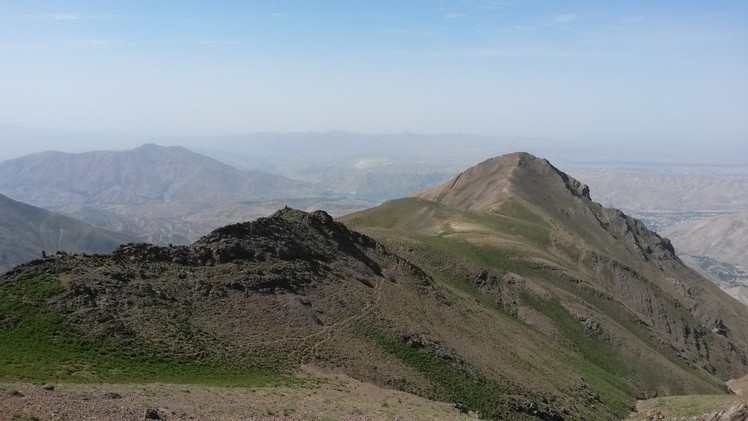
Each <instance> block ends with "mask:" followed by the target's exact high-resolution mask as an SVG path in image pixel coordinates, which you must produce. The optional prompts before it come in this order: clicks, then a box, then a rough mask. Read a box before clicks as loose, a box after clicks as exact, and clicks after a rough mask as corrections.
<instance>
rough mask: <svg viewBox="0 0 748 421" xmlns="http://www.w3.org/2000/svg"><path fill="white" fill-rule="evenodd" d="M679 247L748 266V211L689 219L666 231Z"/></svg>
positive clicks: (696, 253) (697, 254) (685, 250)
mask: <svg viewBox="0 0 748 421" xmlns="http://www.w3.org/2000/svg"><path fill="white" fill-rule="evenodd" d="M663 234H664V235H667V236H668V237H669V238H671V239H672V240H673V244H675V245H676V247H678V250H679V251H681V252H683V253H687V254H690V255H692V256H706V257H710V258H712V259H715V260H719V261H721V262H727V263H732V264H735V265H740V266H742V267H744V268H746V269H748V213H736V214H731V215H719V216H712V217H709V218H703V219H698V220H694V221H689V222H686V223H684V224H680V225H676V226H673V227H670V228H667V229H666V230H664V231H663Z"/></svg>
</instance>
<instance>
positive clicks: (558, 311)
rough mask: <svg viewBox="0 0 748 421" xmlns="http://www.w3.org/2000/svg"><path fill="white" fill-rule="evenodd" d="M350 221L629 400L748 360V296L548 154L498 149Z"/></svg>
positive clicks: (709, 379) (696, 386)
mask: <svg viewBox="0 0 748 421" xmlns="http://www.w3.org/2000/svg"><path fill="white" fill-rule="evenodd" d="M342 221H344V222H345V223H347V224H349V225H350V226H352V227H354V228H355V229H357V230H360V231H362V232H365V233H367V234H368V235H370V236H372V237H374V238H376V239H377V240H379V241H381V242H383V243H384V244H386V245H387V246H388V247H390V248H392V249H393V250H395V252H397V253H399V254H401V255H402V256H404V257H406V258H407V259H408V260H410V261H411V262H413V263H415V264H417V265H419V266H420V267H422V268H423V269H424V270H425V271H426V272H427V273H429V274H431V275H432V276H433V277H434V278H435V279H437V280H441V281H442V282H443V283H445V284H446V285H451V287H452V288H454V289H477V290H478V291H479V293H480V294H481V295H482V296H485V297H490V298H491V299H492V300H493V301H494V302H495V303H497V304H498V305H500V306H501V307H502V308H503V309H504V310H505V311H507V312H508V313H509V314H512V315H514V316H515V317H517V318H518V319H519V320H522V321H524V322H525V323H527V324H528V325H530V326H533V327H534V328H535V329H537V331H539V332H542V333H543V334H545V335H547V337H548V338H549V340H552V341H554V343H555V345H556V346H559V347H563V348H567V349H570V350H573V351H574V352H578V353H579V356H580V358H581V359H583V360H584V361H587V362H589V363H591V364H593V365H594V366H596V367H598V368H600V369H601V370H603V371H604V372H606V373H608V374H610V375H611V376H613V377H614V378H617V379H619V380H620V381H621V382H622V383H623V384H625V385H626V386H623V385H621V384H619V385H617V389H618V390H619V391H621V393H624V394H628V395H629V398H630V399H633V398H634V396H637V397H648V396H657V395H668V394H684V393H694V392H697V391H699V390H702V391H703V390H704V387H705V386H704V384H705V382H706V383H711V384H716V383H718V382H720V381H721V380H727V379H728V378H731V377H738V376H741V375H742V374H744V373H746V372H747V371H748V355H747V354H746V349H748V348H747V346H748V310H747V309H746V308H745V306H743V305H742V304H740V303H738V302H737V301H735V300H734V299H732V298H731V297H729V296H727V295H726V294H725V293H723V292H722V291H720V290H719V289H718V288H717V287H716V286H715V285H713V284H712V283H711V282H709V281H707V280H705V279H704V278H702V277H700V276H699V275H697V274H696V273H694V272H693V271H691V270H690V269H688V268H687V267H685V266H684V265H683V264H682V262H681V261H680V260H679V259H678V258H677V257H676V256H675V253H674V250H673V247H672V245H671V244H670V242H669V241H668V240H667V239H663V238H661V237H660V236H659V235H657V234H656V233H654V232H650V231H648V230H647V229H646V228H645V227H644V225H643V224H642V223H641V222H640V221H638V220H636V219H634V218H630V217H628V216H626V215H625V214H623V213H622V212H620V211H618V210H616V209H609V208H604V207H602V206H601V205H599V204H598V203H595V202H593V201H592V200H591V199H590V195H589V189H588V188H587V186H585V185H583V184H582V183H580V182H579V181H577V180H575V179H573V178H572V177H569V176H568V175H566V174H565V173H563V172H561V171H559V170H558V169H557V168H555V167H553V166H552V165H551V164H550V163H548V162H547V161H546V160H543V159H539V158H536V157H534V156H532V155H529V154H525V153H515V154H510V155H505V156H502V157H498V158H493V159H490V160H487V161H485V162H483V163H480V164H478V165H476V166H475V167H472V168H470V169H468V170H467V171H465V172H463V173H461V174H460V175H458V176H457V177H455V178H454V179H453V180H450V181H449V182H447V183H444V184H442V185H440V186H437V187H435V188H431V189H427V190H424V191H421V192H418V193H415V194H413V195H412V196H411V197H409V198H406V199H400V200H395V201H390V202H386V203H385V204H383V205H381V206H379V207H377V208H373V209H370V210H366V211H362V212H359V213H355V214H351V215H348V216H346V217H344V218H342ZM590 377H593V376H590ZM597 386H598V387H599V386H600V385H599V384H598V385H597Z"/></svg>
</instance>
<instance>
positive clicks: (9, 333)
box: [0, 276, 288, 385]
mask: <svg viewBox="0 0 748 421" xmlns="http://www.w3.org/2000/svg"><path fill="white" fill-rule="evenodd" d="M62 291H64V287H63V286H62V284H61V283H60V282H59V281H58V280H56V279H55V278H53V277H49V276H44V277H37V278H30V279H26V280H23V281H19V282H6V283H2V284H0V314H3V315H5V316H6V317H8V318H10V317H13V319H14V320H15V323H17V324H16V325H15V327H14V328H12V329H5V330H2V331H0V361H2V364H0V380H16V381H17V380H20V381H33V382H49V381H69V382H92V381H95V382H150V381H161V382H172V383H187V382H200V383H204V384H214V385H259V384H267V383H269V382H279V381H280V382H282V381H287V380H288V379H287V378H286V377H285V376H283V375H280V374H278V373H272V372H268V371H263V370H257V369H253V368H246V367H232V366H231V365H230V364H225V363H223V364H215V365H197V364H175V363H173V362H171V361H170V360H169V358H168V356H167V355H163V354H162V353H159V351H158V350H155V349H150V348H149V347H148V346H147V345H144V346H141V347H134V348H127V349H123V348H120V347H118V346H117V345H115V344H114V343H107V342H92V341H89V340H87V339H85V338H86V336H85V335H84V334H83V333H82V332H81V331H79V330H78V329H76V328H75V327H74V326H71V325H69V324H68V323H66V322H65V319H64V317H63V316H62V315H61V314H58V313H56V312H54V311H53V310H51V309H50V308H49V307H48V306H47V305H46V299H47V298H50V297H52V296H54V295H56V294H59V293H61V292H62ZM19 350H22V352H19Z"/></svg>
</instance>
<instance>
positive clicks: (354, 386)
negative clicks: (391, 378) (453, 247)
mask: <svg viewBox="0 0 748 421" xmlns="http://www.w3.org/2000/svg"><path fill="white" fill-rule="evenodd" d="M306 371H307V373H308V374H307V376H308V375H309V374H310V373H311V374H313V376H314V378H315V379H317V380H319V379H321V380H322V381H321V382H319V381H317V382H309V383H305V384H306V385H304V386H281V387H257V388H244V387H213V386H201V385H194V384H160V383H152V384H57V385H54V389H53V390H47V389H45V388H44V386H45V385H41V384H28V383H0V420H1V421H5V420H9V421H10V420H115V419H116V420H144V419H147V418H146V411H147V410H148V409H153V410H156V411H157V414H158V416H159V417H160V419H163V420H319V421H322V420H352V421H353V420H406V419H408V420H412V419H420V420H465V419H471V417H470V416H468V415H465V414H460V413H459V412H458V411H457V410H456V409H455V408H454V406H453V405H452V404H449V403H445V402H434V401H429V400H427V399H423V398H419V397H417V396H415V395H411V394H408V393H404V392H399V391H395V390H390V389H383V388H380V387H377V386H374V385H372V384H369V383H363V382H360V381H358V380H355V379H353V378H351V377H348V376H345V375H340V374H322V373H319V372H316V371H313V370H312V369H309V368H307V369H306Z"/></svg>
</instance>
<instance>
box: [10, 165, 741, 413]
mask: <svg viewBox="0 0 748 421" xmlns="http://www.w3.org/2000/svg"><path fill="white" fill-rule="evenodd" d="M486 162H488V164H486V165H483V166H481V164H479V165H478V166H477V167H474V168H471V169H468V170H466V171H465V172H463V173H462V175H460V176H459V180H457V182H456V181H455V180H451V181H449V182H447V183H446V184H445V185H444V186H446V187H444V189H449V188H451V187H450V186H454V185H457V184H458V182H459V183H465V186H467V187H465V188H467V189H470V188H472V191H457V190H453V191H448V192H447V193H448V194H447V193H445V194H443V195H441V196H440V194H439V193H437V194H436V195H434V194H433V192H434V191H435V190H433V189H431V190H430V191H431V193H429V194H431V196H428V197H432V198H436V199H439V200H441V201H435V200H427V199H425V198H422V197H408V198H403V199H398V200H393V201H388V202H385V203H383V204H382V205H380V206H378V207H376V208H372V209H369V210H366V211H361V212H357V213H354V214H351V215H347V216H345V217H343V218H340V219H339V220H337V221H336V220H333V219H332V218H331V217H330V216H329V215H327V214H326V213H324V212H315V213H311V214H309V213H306V212H302V211H298V210H292V209H288V208H284V209H282V210H280V211H278V212H276V213H275V214H274V215H272V216H270V217H267V218H260V219H258V220H257V221H253V222H246V223H240V224H234V225H229V226H226V227H223V228H219V229H216V230H214V231H213V232H212V233H211V234H208V235H207V236H205V237H203V238H202V239H200V240H198V241H196V242H195V243H193V244H192V245H190V246H171V247H159V246H154V245H147V244H129V245H125V246H122V247H120V248H118V249H117V250H115V251H114V252H113V253H112V254H111V255H99V256H80V255H61V256H53V257H49V258H47V259H43V260H37V261H33V262H29V263H27V264H25V265H22V266H19V267H17V268H16V269H14V270H13V271H12V272H10V273H8V274H6V275H5V276H4V277H3V278H2V280H1V281H0V297H3V298H4V299H3V300H0V313H3V314H6V315H7V316H8V317H6V318H9V319H10V320H13V327H12V328H10V329H5V330H0V360H5V359H9V360H13V361H19V360H20V359H21V357H19V356H18V354H17V353H18V352H19V351H18V350H19V349H36V350H42V351H43V350H47V349H51V350H55V349H58V347H61V346H68V347H74V349H75V350H78V351H76V353H69V354H66V355H68V357H67V358H68V359H69V362H66V363H65V368H66V370H68V371H63V372H62V373H63V374H62V376H63V379H67V380H70V379H71V378H72V379H75V378H76V376H81V375H87V376H93V378H95V379H100V380H107V381H112V379H113V377H112V376H115V377H114V380H117V379H118V378H117V377H116V376H118V375H121V374H117V373H121V371H117V370H122V366H121V365H118V364H120V363H118V362H127V363H126V366H127V367H129V368H128V370H129V371H128V373H131V374H130V375H131V376H136V375H137V376H140V377H138V378H146V379H149V378H152V377H148V376H149V374H148V373H149V372H151V371H149V369H147V367H148V364H151V363H150V362H149V361H151V360H156V361H159V362H160V363H163V364H167V367H169V370H168V371H167V372H183V371H185V370H187V369H188V368H189V367H192V368H195V369H200V370H202V369H203V368H204V367H216V366H217V367H221V369H222V370H229V371H231V370H236V372H237V373H246V370H249V369H258V370H265V371H269V372H275V373H278V372H280V373H288V372H292V371H293V370H295V369H298V367H299V366H300V365H301V364H311V365H313V366H315V367H319V368H321V369H323V370H330V371H342V372H344V373H346V374H347V375H350V376H352V377H355V378H357V379H360V380H363V381H367V382H371V383H374V384H377V385H380V386H384V387H391V388H396V389H399V390H402V391H407V392H410V393H415V394H417V395H419V396H423V397H427V398H429V399H435V400H442V401H449V402H456V403H459V407H460V408H463V409H465V410H470V411H474V412H479V413H480V414H481V416H482V417H485V418H492V419H506V418H512V419H545V420H563V419H616V418H617V419H621V418H624V417H625V416H627V415H628V413H629V412H630V411H631V410H632V409H633V403H634V402H635V400H636V399H638V398H639V399H641V398H648V397H653V396H662V395H675V394H699V393H700V394H710V393H711V394H718V393H725V391H726V388H725V383H724V380H726V379H727V378H734V377H740V376H742V375H744V374H746V373H748V355H747V351H746V349H748V346H746V344H748V309H747V308H746V307H745V306H743V305H742V304H740V303H738V302H736V301H735V300H733V299H731V298H730V297H729V296H727V295H726V294H724V293H722V292H721V291H720V290H719V289H718V288H716V287H715V286H714V285H712V284H711V283H710V282H709V281H706V280H704V279H703V278H701V277H699V276H698V275H696V274H695V273H694V272H692V271H691V270H690V269H688V268H686V267H685V266H683V265H682V263H681V262H680V261H679V260H677V259H676V258H675V257H674V255H673V254H672V251H671V247H670V248H668V247H667V244H668V243H666V242H665V241H664V240H663V239H662V238H661V237H659V236H658V235H656V234H655V233H651V232H649V231H648V230H646V228H645V227H644V226H643V224H641V223H640V222H639V223H637V221H636V220H635V219H633V218H629V217H626V216H625V215H624V214H623V213H622V212H620V211H617V210H615V209H607V210H606V209H605V208H603V207H602V206H601V205H599V204H597V203H594V202H592V201H591V200H590V199H589V194H584V192H585V189H584V188H583V187H582V186H583V185H582V184H581V183H576V182H575V180H573V179H572V178H570V177H568V176H567V177H564V173H562V172H561V171H559V170H557V169H555V167H553V166H552V165H550V164H549V163H548V162H547V161H544V160H541V159H538V158H535V157H533V156H531V155H512V156H510V157H509V158H503V159H502V158H499V159H497V160H489V161H486ZM520 163H522V165H520ZM471 174H472V175H476V174H477V175H476V176H475V178H473V177H472V176H471ZM502 177H503V178H502ZM509 182H511V185H510V188H508V187H507V188H506V189H505V187H506V186H507V185H509V184H508V183H509ZM475 186H477V187H475ZM569 187H571V189H570V188H569ZM436 189H437V190H439V188H436ZM416 196H417V195H416ZM471 197H473V198H479V199H481V200H482V201H481V202H480V203H479V204H478V206H476V207H475V208H474V209H471V206H473V205H474V204H475V203H474V201H473V202H471V201H470V200H468V199H469V198H471ZM452 198H454V202H452V200H453V199H452ZM24 288H28V291H29V292H28V293H27V294H26V295H19V294H21V293H20V292H19V291H24ZM39 291H46V293H45V294H42V293H40V292H39ZM19 296H20V297H21V298H24V299H26V301H23V300H22V299H19V298H18V297H19ZM40 297H41V298H40ZM32 298H33V299H32ZM40 300H41V301H40ZM35 302H36V303H39V304H38V305H39V306H42V305H43V306H44V308H45V309H47V311H50V312H53V314H54V315H55V317H58V318H59V320H60V321H59V322H58V324H57V325H56V326H58V329H57V331H56V332H58V333H50V334H49V335H47V336H44V335H36V336H33V335H31V336H29V335H23V333H24V330H23V329H26V327H25V326H33V325H34V324H33V323H32V322H33V320H34V318H35V317H40V316H38V314H39V313H35V312H34V311H33V309H32V308H31V307H29V306H33V305H35V304H34V303H35ZM19 308H20V309H22V310H23V311H20V310H19ZM42 314H45V313H42ZM80 327H83V331H82V332H81V331H79V330H78V329H80ZM73 331H75V334H73V333H72V332H73ZM59 332H70V333H69V334H60V333H59ZM68 337H70V338H78V339H76V341H78V342H73V343H72V344H71V343H69V342H67V341H68V340H67V339H64V338H68ZM14 341H15V342H14ZM29 341H41V343H39V342H34V343H31V342H29ZM92 344H96V345H92ZM92 347H94V349H96V350H106V352H105V354H106V355H107V357H108V358H107V360H106V362H100V363H98V364H95V363H94V362H95V361H96V360H93V361H94V362H92V360H91V359H90V358H92V357H89V356H88V355H89V354H87V353H86V352H85V350H89V349H91V348H92ZM66 349H67V348H66ZM69 352H70V351H69ZM102 352H103V351H97V352H95V354H94V355H100V354H101V353H102ZM143 356H146V357H143ZM143 358H146V359H145V360H144V359H143ZM49 359H52V360H53V361H57V360H58V358H57V357H56V356H49V355H44V354H42V355H35V358H34V359H33V364H35V367H36V368H35V370H34V372H33V373H34V374H33V375H34V376H36V377H35V378H37V380H39V381H48V380H46V376H51V377H52V378H53V379H55V378H59V377H55V376H61V374H59V373H60V370H59V364H57V365H54V364H52V363H49V365H45V364H46V363H45V361H48V360H49ZM29 364H31V363H29ZM8 367H12V369H13V370H21V369H23V367H25V366H24V365H23V364H20V365H13V366H8ZM18 367H21V368H20V369H19V368H18ZM45 367H52V368H45ZM79 367H84V374H81V372H80V368H79ZM7 369H8V368H7V367H6V370H7ZM214 369H215V368H214ZM2 370H3V366H1V365H0V378H2V377H3V371H2ZM138 370H142V371H138ZM55 373H57V374H55ZM64 373H67V374H64ZM132 373H135V374H132ZM6 376H7V374H6ZM65 376H67V377H65ZM151 376H152V375H151ZM196 376H197V375H196ZM202 379H204V378H203V377H200V376H197V377H196V378H192V379H191V380H190V381H193V382H199V381H202ZM241 379H242V378H241V376H240V377H239V380H238V381H242V380H241ZM162 381H163V380H162Z"/></svg>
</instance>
